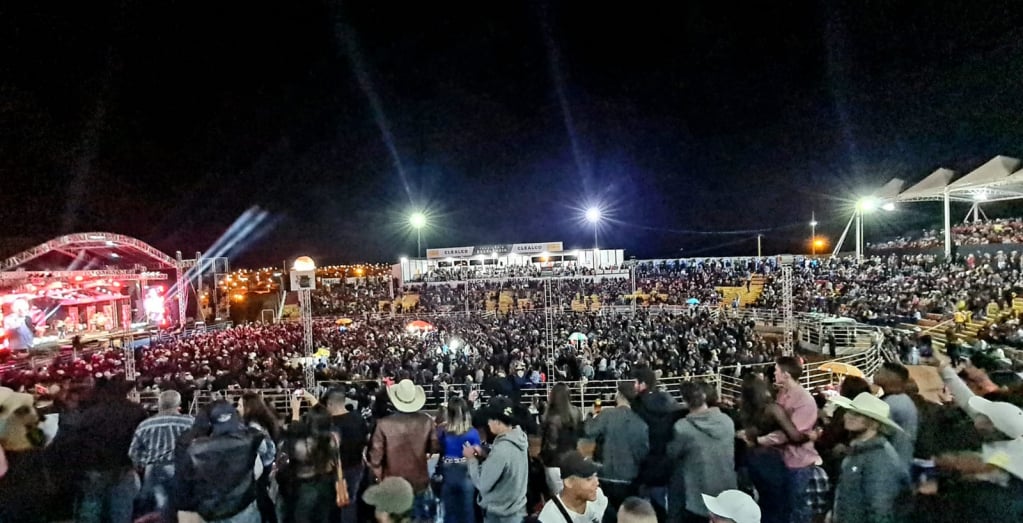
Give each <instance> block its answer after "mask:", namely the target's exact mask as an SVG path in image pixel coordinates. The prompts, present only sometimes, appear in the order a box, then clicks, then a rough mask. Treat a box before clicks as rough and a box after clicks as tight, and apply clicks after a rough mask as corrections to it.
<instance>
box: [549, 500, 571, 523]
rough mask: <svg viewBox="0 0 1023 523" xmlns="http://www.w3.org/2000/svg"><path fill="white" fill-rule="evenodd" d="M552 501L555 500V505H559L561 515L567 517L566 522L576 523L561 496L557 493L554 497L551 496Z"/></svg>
mask: <svg viewBox="0 0 1023 523" xmlns="http://www.w3.org/2000/svg"><path fill="white" fill-rule="evenodd" d="M551 501H553V502H554V506H556V507H558V511H559V512H561V515H562V516H563V517H564V518H565V521H566V522H568V523H575V521H574V520H573V519H572V516H569V515H568V509H566V508H565V505H563V504H562V503H561V496H559V495H557V494H555V495H554V497H552V498H551Z"/></svg>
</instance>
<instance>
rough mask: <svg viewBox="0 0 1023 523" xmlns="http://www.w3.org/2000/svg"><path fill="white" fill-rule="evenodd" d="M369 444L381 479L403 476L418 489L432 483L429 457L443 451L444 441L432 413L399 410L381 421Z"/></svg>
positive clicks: (372, 463) (371, 462)
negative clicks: (428, 464) (438, 436)
mask: <svg viewBox="0 0 1023 523" xmlns="http://www.w3.org/2000/svg"><path fill="white" fill-rule="evenodd" d="M369 445H370V447H369V467H370V470H372V471H373V475H374V476H375V477H376V478H377V479H378V480H379V479H384V478H388V477H391V476H398V477H402V478H405V479H406V480H407V481H408V482H409V483H411V484H412V490H414V491H415V492H422V491H423V490H425V489H427V488H428V487H429V486H430V477H429V475H428V473H427V470H426V458H427V456H428V455H429V454H433V453H436V452H439V451H440V444H439V443H438V440H437V426H436V424H435V423H434V421H433V418H432V417H430V416H429V415H428V414H425V413H423V412H415V413H411V414H409V413H403V412H399V413H396V414H391V415H390V416H387V417H385V418H383V419H381V420H379V421H377V428H376V430H375V431H374V432H373V437H372V439H371V440H370V444H369Z"/></svg>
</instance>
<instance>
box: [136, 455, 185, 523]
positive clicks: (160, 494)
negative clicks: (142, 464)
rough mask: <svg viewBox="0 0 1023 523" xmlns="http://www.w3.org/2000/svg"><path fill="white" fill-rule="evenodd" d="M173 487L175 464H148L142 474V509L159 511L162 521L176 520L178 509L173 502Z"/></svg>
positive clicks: (140, 497)
mask: <svg viewBox="0 0 1023 523" xmlns="http://www.w3.org/2000/svg"><path fill="white" fill-rule="evenodd" d="M173 488H174V465H173V464H170V463H168V464H163V465H146V470H145V473H144V474H143V476H142V490H141V491H140V492H139V501H140V505H141V506H142V509H143V510H144V511H147V512H159V513H160V518H161V520H162V521H165V522H172V521H176V520H177V510H176V509H175V508H174V507H173V506H172V503H171V498H172V494H173V493H172V490H171V489H173Z"/></svg>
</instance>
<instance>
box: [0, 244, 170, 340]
mask: <svg viewBox="0 0 1023 523" xmlns="http://www.w3.org/2000/svg"><path fill="white" fill-rule="evenodd" d="M54 254H56V255H60V256H62V257H64V258H68V259H70V260H71V261H70V263H68V264H67V267H68V269H64V270H31V269H28V268H26V265H29V264H30V263H31V262H33V261H35V260H38V259H40V258H42V257H44V256H52V255H54ZM97 260H104V261H108V262H109V264H108V265H107V266H105V267H102V268H95V265H98V264H99V263H100V262H98V261H97ZM127 260H139V263H134V264H131V265H132V266H133V268H131V269H124V268H117V267H116V266H117V265H125V264H126V263H130V262H127ZM78 265H85V267H84V268H83V269H81V270H77V269H75V267H76V266H78ZM187 268H188V267H187V266H186V265H185V264H184V263H181V262H179V261H178V260H175V259H174V258H172V257H170V256H168V255H167V254H165V253H163V252H161V251H160V250H159V249H157V248H156V247H153V246H152V245H149V244H148V243H146V242H144V241H142V240H139V239H138V238H132V237H131V236H125V235H123V234H115V233H109V232H84V233H75V234H67V235H64V236H59V237H57V238H54V239H52V240H50V241H48V242H45V243H41V244H39V245H36V246H35V247H32V248H31V249H28V250H25V251H22V252H20V253H18V254H16V255H14V256H11V257H9V258H7V259H5V260H3V261H2V262H0V282H5V281H6V282H12V281H19V280H31V279H39V278H43V279H47V278H54V279H77V278H79V277H81V278H90V279H97V278H102V279H110V280H116V281H125V280H133V281H139V282H140V285H141V286H143V287H144V286H145V285H146V283H147V282H148V281H150V280H166V279H167V275H166V274H165V273H163V272H160V271H166V270H173V271H174V274H175V284H174V287H173V289H174V292H175V293H176V296H175V298H176V300H177V303H178V324H179V326H181V327H184V325H185V320H186V310H187V309H186V303H187V302H186V299H187V296H188V280H187V275H186V270H187Z"/></svg>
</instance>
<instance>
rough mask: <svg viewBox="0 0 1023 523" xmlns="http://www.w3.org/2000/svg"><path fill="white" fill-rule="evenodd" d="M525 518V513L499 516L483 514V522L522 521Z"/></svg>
mask: <svg viewBox="0 0 1023 523" xmlns="http://www.w3.org/2000/svg"><path fill="white" fill-rule="evenodd" d="M523 519H526V513H525V512H523V513H522V514H515V515H512V516H499V515H497V514H486V515H484V516H483V523H522V520H523Z"/></svg>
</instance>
